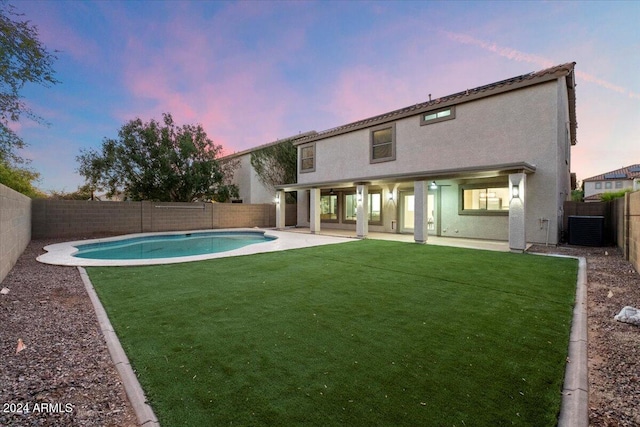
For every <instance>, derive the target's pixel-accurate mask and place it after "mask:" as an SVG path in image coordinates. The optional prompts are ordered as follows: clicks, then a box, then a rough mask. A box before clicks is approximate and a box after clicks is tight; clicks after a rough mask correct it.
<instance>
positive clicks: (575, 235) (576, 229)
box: [569, 215, 604, 246]
mask: <svg viewBox="0 0 640 427" xmlns="http://www.w3.org/2000/svg"><path fill="white" fill-rule="evenodd" d="M569 244H570V245H578V246H604V217H603V216H578V215H571V216H569Z"/></svg>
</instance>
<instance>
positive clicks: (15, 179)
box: [0, 159, 45, 198]
mask: <svg viewBox="0 0 640 427" xmlns="http://www.w3.org/2000/svg"><path fill="white" fill-rule="evenodd" d="M38 178H39V174H38V173H37V172H34V171H32V170H30V169H27V168H18V167H11V166H10V165H9V164H8V163H7V162H6V161H4V160H2V159H0V184H4V185H6V186H7V187H9V188H12V189H14V190H16V191H18V192H20V193H22V194H24V195H25V196H28V197H31V198H39V197H45V194H44V193H42V192H41V191H40V190H38V189H37V188H35V187H34V186H33V184H32V182H33V181H37V180H38Z"/></svg>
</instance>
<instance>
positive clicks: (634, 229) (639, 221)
mask: <svg viewBox="0 0 640 427" xmlns="http://www.w3.org/2000/svg"><path fill="white" fill-rule="evenodd" d="M627 201H628V203H629V210H628V212H629V216H628V218H627V221H628V222H629V226H628V230H629V240H628V242H629V243H628V244H629V262H631V264H632V265H633V267H634V268H635V269H636V271H637V272H638V273H640V191H636V192H634V193H631V194H629V195H628V196H627Z"/></svg>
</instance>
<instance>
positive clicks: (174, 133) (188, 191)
mask: <svg viewBox="0 0 640 427" xmlns="http://www.w3.org/2000/svg"><path fill="white" fill-rule="evenodd" d="M162 117H163V121H162V123H159V122H157V121H155V120H151V121H150V122H148V123H143V122H142V120H140V119H139V118H137V119H134V120H131V121H130V122H128V123H126V124H125V125H124V126H122V128H121V129H120V130H119V131H118V139H106V138H105V140H104V141H103V143H102V151H101V152H97V151H96V150H93V149H90V150H82V151H81V153H80V155H79V156H77V157H76V160H77V161H78V162H79V163H80V166H79V168H78V172H79V173H80V175H82V176H83V177H84V178H85V180H86V181H87V183H88V184H89V185H90V186H91V188H92V189H94V190H106V191H107V196H112V195H114V194H117V193H123V194H124V195H125V197H126V198H127V199H130V200H153V201H160V202H193V201H198V200H200V201H209V200H216V201H221V202H224V201H227V200H228V199H229V198H231V197H237V195H238V188H237V187H236V186H235V185H233V184H231V183H230V180H231V178H232V177H233V173H232V172H233V166H232V165H231V166H229V165H226V166H224V167H223V166H221V165H220V163H219V162H218V161H217V157H218V155H219V154H220V152H221V151H222V146H220V145H215V144H214V143H213V141H211V140H210V139H209V138H207V134H206V133H205V131H204V129H203V128H202V126H201V125H183V126H177V125H176V124H175V123H174V121H173V117H172V116H171V114H168V113H167V114H163V116H162Z"/></svg>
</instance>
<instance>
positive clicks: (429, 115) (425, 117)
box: [420, 106, 456, 126]
mask: <svg viewBox="0 0 640 427" xmlns="http://www.w3.org/2000/svg"><path fill="white" fill-rule="evenodd" d="M455 118H456V107H454V106H451V107H446V108H441V109H439V110H433V111H428V112H426V113H422V115H421V116H420V126H424V125H430V124H431V123H438V122H443V121H445V120H451V119H455Z"/></svg>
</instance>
